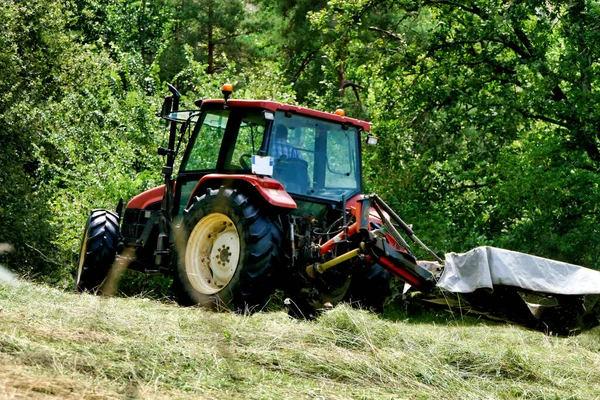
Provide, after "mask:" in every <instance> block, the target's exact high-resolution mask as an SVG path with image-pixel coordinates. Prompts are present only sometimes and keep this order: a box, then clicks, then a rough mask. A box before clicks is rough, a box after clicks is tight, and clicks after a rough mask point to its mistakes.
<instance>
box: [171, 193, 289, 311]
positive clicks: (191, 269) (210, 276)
mask: <svg viewBox="0 0 600 400" xmlns="http://www.w3.org/2000/svg"><path fill="white" fill-rule="evenodd" d="M279 237H280V234H279V232H278V227H277V225H276V224H275V223H273V222H272V221H271V218H269V217H268V216H267V213H266V210H265V209H264V208H261V207H260V206H259V205H256V204H255V203H254V202H253V201H252V200H251V199H250V198H249V197H248V196H246V195H245V194H244V193H241V192H239V191H238V190H233V189H226V188H224V187H221V188H220V189H219V190H212V189H209V190H207V192H206V194H204V195H203V196H201V197H196V200H195V202H194V204H193V205H192V206H191V207H190V208H189V209H188V210H186V211H185V212H184V215H183V222H182V225H181V227H180V230H179V232H178V234H177V239H176V253H177V256H176V261H177V266H176V272H175V279H174V281H175V282H174V288H175V289H176V290H177V291H178V293H177V298H178V301H179V303H180V304H182V305H196V304H197V305H200V306H202V307H205V308H208V309H212V310H221V309H234V310H235V311H238V312H240V311H241V312H253V311H259V310H260V309H262V308H263V307H264V306H265V304H266V303H267V301H268V299H269V296H270V295H271V294H272V293H273V292H274V290H275V285H274V279H273V268H274V263H275V262H276V261H277V260H278V259H279V247H278V246H279V239H278V238H279Z"/></svg>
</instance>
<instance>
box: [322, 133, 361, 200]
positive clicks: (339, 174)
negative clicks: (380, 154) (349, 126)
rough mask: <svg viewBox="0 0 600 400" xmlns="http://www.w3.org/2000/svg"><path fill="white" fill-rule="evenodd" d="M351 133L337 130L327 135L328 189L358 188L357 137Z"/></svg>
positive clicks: (326, 180) (326, 176)
mask: <svg viewBox="0 0 600 400" xmlns="http://www.w3.org/2000/svg"><path fill="white" fill-rule="evenodd" d="M350 132H351V131H350V130H342V129H336V130H331V131H329V133H328V135H327V170H326V173H325V186H326V187H329V188H355V187H356V182H357V179H356V160H355V154H356V152H357V150H356V140H355V137H356V135H354V134H350Z"/></svg>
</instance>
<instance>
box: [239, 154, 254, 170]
mask: <svg viewBox="0 0 600 400" xmlns="http://www.w3.org/2000/svg"><path fill="white" fill-rule="evenodd" d="M246 157H248V158H249V159H252V155H250V154H247V153H246V154H242V155H241V156H240V165H241V166H242V168H243V169H245V170H248V171H250V170H251V169H252V165H251V164H252V163H250V164H248V161H246V160H245V158H246Z"/></svg>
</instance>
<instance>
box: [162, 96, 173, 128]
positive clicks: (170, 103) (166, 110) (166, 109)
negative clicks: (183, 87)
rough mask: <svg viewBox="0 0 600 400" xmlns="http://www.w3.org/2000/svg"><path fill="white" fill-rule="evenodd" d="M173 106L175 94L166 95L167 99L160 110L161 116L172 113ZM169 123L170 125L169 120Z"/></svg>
mask: <svg viewBox="0 0 600 400" xmlns="http://www.w3.org/2000/svg"><path fill="white" fill-rule="evenodd" d="M172 108H173V96H166V97H165V101H164V102H163V105H162V109H161V111H160V117H161V118H162V117H164V116H166V115H169V114H170V113H171V109H172ZM167 125H169V121H167Z"/></svg>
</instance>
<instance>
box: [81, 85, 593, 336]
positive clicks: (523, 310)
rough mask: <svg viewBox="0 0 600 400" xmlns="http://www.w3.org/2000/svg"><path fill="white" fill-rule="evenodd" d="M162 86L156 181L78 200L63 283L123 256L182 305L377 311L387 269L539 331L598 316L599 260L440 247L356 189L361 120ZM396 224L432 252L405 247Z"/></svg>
mask: <svg viewBox="0 0 600 400" xmlns="http://www.w3.org/2000/svg"><path fill="white" fill-rule="evenodd" d="M169 90H170V92H171V94H170V95H169V96H167V97H165V100H164V103H163V107H162V110H161V112H160V113H159V114H158V116H159V117H161V118H162V119H164V120H166V122H167V125H168V127H169V140H168V146H167V147H162V146H161V147H159V148H158V154H159V155H162V156H164V157H166V162H165V165H164V166H163V168H162V175H163V176H164V184H163V185H161V186H159V187H156V188H153V189H150V190H148V191H145V192H143V193H141V194H139V195H137V196H135V197H134V198H132V199H131V200H130V201H129V202H128V203H127V205H126V206H125V208H124V209H123V204H124V203H123V200H122V199H121V201H120V202H119V204H118V205H117V207H116V210H115V211H111V210H92V211H91V213H90V215H89V217H88V220H87V224H86V227H85V231H84V236H83V240H82V245H81V251H80V256H79V262H78V268H77V273H76V278H75V286H76V290H78V291H80V292H82V291H92V292H96V293H99V292H102V290H103V284H105V282H106V281H107V277H108V276H109V272H110V271H111V269H112V270H114V268H115V266H118V265H120V266H121V267H122V266H123V265H127V268H130V269H134V270H138V271H142V272H147V273H161V274H165V275H169V276H171V277H172V278H173V289H174V292H175V295H176V298H177V301H178V302H179V303H180V304H182V305H188V306H191V305H199V306H201V307H204V308H209V309H212V310H234V311H236V312H241V313H252V312H255V311H260V310H262V309H263V308H264V307H265V306H266V305H267V303H268V301H269V299H270V298H271V295H272V294H273V293H274V292H275V291H276V290H279V291H281V292H283V294H284V298H285V301H284V303H285V304H286V306H287V308H288V312H289V313H290V314H291V315H292V316H294V317H298V318H312V317H315V316H316V315H317V314H318V312H319V310H321V309H323V308H327V307H331V306H334V305H335V304H337V303H339V302H341V301H349V302H350V303H351V304H353V305H358V306H360V307H362V308H367V309H370V310H373V311H375V312H380V311H382V310H383V306H384V302H385V300H386V298H387V297H388V296H389V295H390V294H391V290H390V280H391V278H392V277H396V278H399V279H400V280H401V281H402V282H404V283H405V285H404V287H405V290H406V289H408V290H411V291H413V292H415V293H417V294H423V300H425V301H428V302H429V303H431V304H439V305H442V306H444V307H446V308H452V307H456V308H460V309H461V310H464V308H465V307H468V310H469V311H473V312H474V313H476V314H478V315H484V316H489V317H492V318H496V319H501V320H504V321H511V322H514V323H517V324H520V325H524V326H527V327H530V328H533V329H540V330H544V331H546V332H550V331H552V332H555V333H556V332H558V333H560V334H571V333H572V332H575V331H579V330H580V329H581V326H582V324H586V325H587V326H593V325H596V324H597V323H598V318H597V316H598V315H599V314H600V301H599V300H598V294H600V289H599V288H600V272H598V271H592V270H588V269H586V268H583V267H578V266H572V265H569V264H565V263H560V262H556V261H552V260H546V259H541V258H539V257H535V256H530V255H525V254H521V253H514V252H510V251H506V250H502V249H493V248H478V249H474V250H473V251H471V252H469V253H466V256H465V257H463V255H458V256H456V255H453V254H454V253H450V254H446V259H445V260H442V259H441V258H440V257H439V256H437V255H436V254H435V253H434V252H433V251H432V250H430V249H429V248H428V247H427V246H426V245H425V244H424V243H423V242H422V241H421V240H419V238H418V237H416V235H415V233H414V232H413V230H412V227H411V226H410V225H408V224H406V223H405V222H404V221H403V220H402V219H401V218H400V217H399V216H398V215H397V214H396V213H395V212H394V210H392V208H391V207H389V206H388V205H387V204H386V203H385V202H384V201H383V200H382V199H381V198H380V197H379V196H377V195H375V194H370V195H365V194H363V192H362V176H361V148H362V146H363V143H365V144H367V145H369V144H375V143H376V137H374V136H373V135H371V134H370V124H369V123H368V122H365V121H361V120H357V119H353V118H349V117H347V116H345V114H344V112H343V110H341V109H340V110H336V112H335V113H327V112H322V111H316V110H312V109H308V108H304V107H299V106H294V105H287V104H281V103H278V102H275V101H267V100H237V99H231V98H230V97H231V94H232V91H233V88H232V86H231V85H229V84H226V85H224V86H223V88H222V93H223V95H224V98H222V99H208V100H197V101H196V102H195V103H194V104H195V106H196V108H195V109H191V110H180V109H179V108H180V107H179V106H180V104H179V103H180V97H181V96H180V94H179V92H178V91H177V89H176V88H175V87H173V86H171V85H169ZM176 164H177V165H178V166H179V170H178V172H177V174H176V176H175V175H174V166H175V165H176ZM405 238H408V239H410V241H411V242H412V243H416V244H417V245H418V246H420V247H422V248H423V249H424V251H425V252H426V253H427V254H428V255H429V256H431V257H432V258H433V260H435V261H433V262H423V261H417V260H416V258H415V256H414V254H413V253H412V251H411V248H410V246H409V244H408V242H407V240H406V239H405ZM461 257H462V258H461ZM483 278H485V279H483ZM482 279H483V280H482ZM486 279H487V280H486ZM488 281H489V282H488ZM492 281H494V282H492ZM492 283H493V284H494V286H492ZM590 295H591V297H590ZM532 296H537V298H538V299H541V300H539V301H536V302H533V301H532V300H531V298H532ZM590 299H591V300H590ZM537 303H539V304H537Z"/></svg>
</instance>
